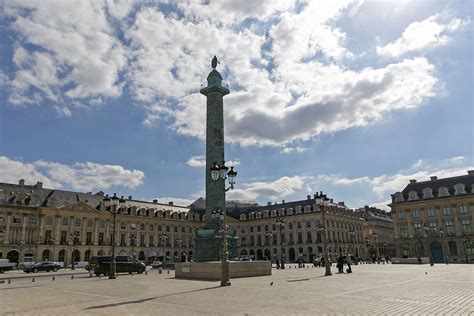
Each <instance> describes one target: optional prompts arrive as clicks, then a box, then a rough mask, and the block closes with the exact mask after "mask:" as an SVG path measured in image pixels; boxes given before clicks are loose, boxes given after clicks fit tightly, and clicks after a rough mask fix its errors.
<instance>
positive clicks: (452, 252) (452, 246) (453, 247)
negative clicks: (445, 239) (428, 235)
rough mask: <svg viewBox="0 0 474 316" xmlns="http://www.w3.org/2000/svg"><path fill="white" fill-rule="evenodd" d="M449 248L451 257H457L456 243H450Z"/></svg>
mask: <svg viewBox="0 0 474 316" xmlns="http://www.w3.org/2000/svg"><path fill="white" fill-rule="evenodd" d="M448 248H449V255H450V256H457V255H458V247H457V246H456V242H455V241H452V240H451V241H450V242H449V243H448Z"/></svg>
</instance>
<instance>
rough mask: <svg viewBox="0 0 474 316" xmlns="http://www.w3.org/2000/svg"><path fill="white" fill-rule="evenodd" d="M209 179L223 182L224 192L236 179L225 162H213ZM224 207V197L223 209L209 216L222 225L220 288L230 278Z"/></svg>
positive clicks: (230, 187) (232, 169)
mask: <svg viewBox="0 0 474 316" xmlns="http://www.w3.org/2000/svg"><path fill="white" fill-rule="evenodd" d="M210 173H211V178H212V180H213V181H224V192H227V191H229V190H232V189H233V188H234V184H235V178H236V177H237V172H236V171H235V170H234V167H233V166H231V167H230V170H229V168H228V167H227V166H226V165H225V162H222V165H220V166H219V165H218V164H217V163H216V162H214V165H213V166H212V167H211V168H210ZM226 179H227V180H228V181H229V187H228V188H225V180H226ZM226 213H227V212H226V207H225V197H224V209H222V210H220V209H215V210H213V211H212V213H211V216H212V217H214V218H219V219H220V220H221V222H222V225H221V226H220V228H219V234H220V233H222V235H221V236H222V238H223V240H222V257H221V262H222V280H221V286H229V285H231V282H230V276H229V249H228V247H229V246H228V241H227V230H228V228H229V227H228V226H227V225H226Z"/></svg>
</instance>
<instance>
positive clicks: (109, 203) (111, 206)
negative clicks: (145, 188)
mask: <svg viewBox="0 0 474 316" xmlns="http://www.w3.org/2000/svg"><path fill="white" fill-rule="evenodd" d="M103 202H104V206H105V209H106V210H107V211H108V212H109V213H111V214H112V215H113V223H114V225H113V229H112V238H111V239H112V241H111V242H112V258H111V260H110V271H109V279H115V278H116V277H117V276H116V273H115V271H116V269H115V229H116V226H117V223H116V216H117V213H118V210H119V207H118V206H119V205H122V204H124V203H125V200H124V199H123V196H122V197H121V198H119V197H117V193H114V196H113V197H111V198H109V196H108V195H106V196H105V198H104V199H103Z"/></svg>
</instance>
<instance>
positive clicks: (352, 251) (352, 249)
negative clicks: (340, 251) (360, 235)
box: [349, 229, 356, 255]
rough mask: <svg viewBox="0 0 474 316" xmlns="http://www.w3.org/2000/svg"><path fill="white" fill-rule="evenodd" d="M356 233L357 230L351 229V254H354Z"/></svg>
mask: <svg viewBox="0 0 474 316" xmlns="http://www.w3.org/2000/svg"><path fill="white" fill-rule="evenodd" d="M355 235H356V232H355V230H353V229H351V230H349V238H350V241H351V253H350V255H353V253H354V237H355Z"/></svg>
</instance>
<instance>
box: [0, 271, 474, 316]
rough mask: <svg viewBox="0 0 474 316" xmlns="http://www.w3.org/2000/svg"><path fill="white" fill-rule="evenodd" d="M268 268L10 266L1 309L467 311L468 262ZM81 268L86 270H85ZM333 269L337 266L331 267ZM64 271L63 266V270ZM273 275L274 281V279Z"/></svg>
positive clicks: (1, 288) (0, 293) (473, 277)
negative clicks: (214, 274) (217, 275)
mask: <svg viewBox="0 0 474 316" xmlns="http://www.w3.org/2000/svg"><path fill="white" fill-rule="evenodd" d="M289 267H290V266H288V267H287V269H286V270H276V269H274V270H273V275H272V276H265V277H255V278H244V279H233V280H232V286H231V287H225V288H222V287H220V286H219V282H204V281H186V280H177V279H175V278H174V274H173V272H171V273H170V274H167V273H164V274H158V272H157V271H155V270H151V271H148V274H147V275H145V274H143V275H132V276H130V275H120V276H119V277H118V278H117V279H116V280H108V279H106V278H92V279H90V278H88V275H87V273H81V272H80V271H81V270H76V272H75V273H76V274H75V277H74V279H71V277H70V275H69V274H63V275H59V274H57V276H56V280H55V281H52V277H51V275H47V274H41V273H39V274H36V275H35V277H36V279H35V282H32V278H31V275H26V274H24V273H16V272H7V273H6V274H4V275H2V276H1V278H0V280H8V279H10V280H11V283H10V284H8V281H6V282H5V283H3V284H0V306H1V310H0V315H65V314H76V315H77V314H78V315H324V314H325V315H472V313H474V308H473V306H474V305H473V298H472V290H473V282H474V267H473V266H472V265H463V264H457V265H454V264H452V265H445V264H440V265H435V266H434V267H430V266H429V265H391V264H386V265H374V264H370V265H357V266H354V267H353V271H354V273H352V274H336V273H334V274H333V275H332V276H330V277H324V276H323V275H324V269H322V268H313V267H309V265H307V268H305V269H297V268H296V267H295V266H294V265H291V269H290V268H289ZM82 271H84V270H82ZM333 272H335V269H333ZM61 273H64V271H62V272H61ZM271 282H273V285H271Z"/></svg>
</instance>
